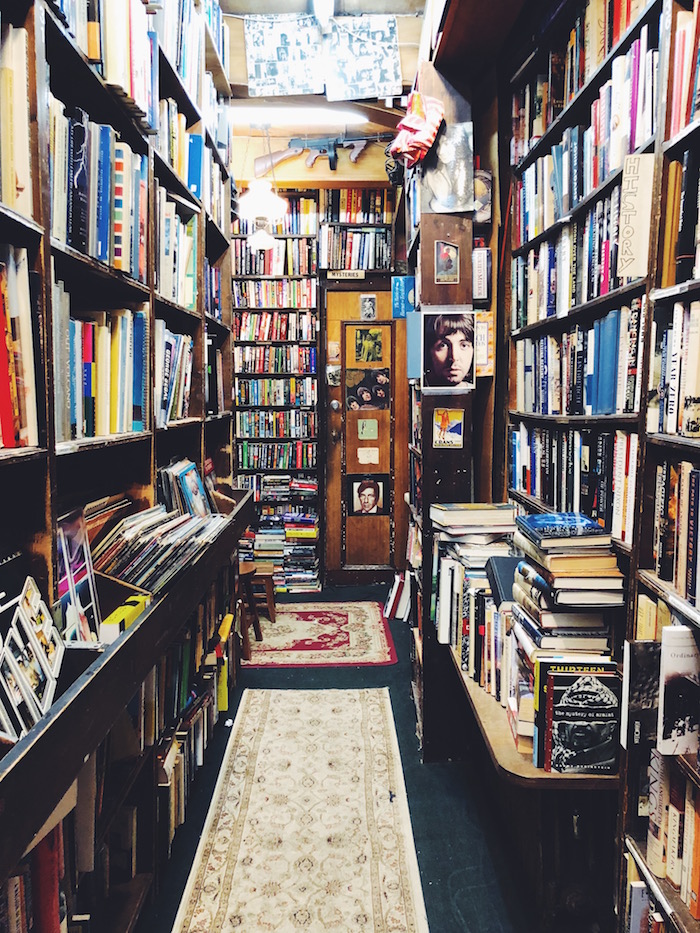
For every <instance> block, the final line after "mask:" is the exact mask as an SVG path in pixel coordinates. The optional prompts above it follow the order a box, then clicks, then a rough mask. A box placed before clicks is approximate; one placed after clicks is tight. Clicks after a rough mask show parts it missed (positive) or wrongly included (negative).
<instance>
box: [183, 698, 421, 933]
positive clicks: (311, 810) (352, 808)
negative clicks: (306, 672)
mask: <svg viewBox="0 0 700 933" xmlns="http://www.w3.org/2000/svg"><path fill="white" fill-rule="evenodd" d="M233 930H241V931H242V933H254V931H266V933H293V931H295V930H304V931H307V933H326V931H335V933H348V931H350V930H357V931H361V933H428V925H427V920H426V915H425V907H424V903H423V893H422V889H421V883H420V877H419V873H418V863H417V859H416V852H415V847H414V842H413V833H412V829H411V820H410V815H409V810H408V801H407V799H406V788H405V785H404V780H403V771H402V767H401V759H400V755H399V748H398V742H397V738H396V731H395V726H394V719H393V715H392V710H391V701H390V698H389V691H388V689H387V688H380V689H366V690H246V691H245V692H244V694H243V697H242V699H241V705H240V708H239V710H238V714H237V715H236V720H235V722H234V724H233V729H232V732H231V737H230V739H229V742H228V746H227V749H226V753H225V756H224V761H223V763H222V769H221V773H220V775H219V780H218V783H217V786H216V789H215V792H214V796H213V798H212V803H211V807H210V809H209V814H208V816H207V820H206V824H205V827H204V831H203V834H202V838H201V840H200V843H199V847H198V849H197V853H196V855H195V860H194V864H193V866H192V871H191V872H190V876H189V879H188V882H187V886H186V888H185V892H184V895H183V898H182V901H181V903H180V908H179V910H178V914H177V917H176V920H175V924H174V926H173V931H177V933H195V931H196V933H220V931H226V933H230V931H233Z"/></svg>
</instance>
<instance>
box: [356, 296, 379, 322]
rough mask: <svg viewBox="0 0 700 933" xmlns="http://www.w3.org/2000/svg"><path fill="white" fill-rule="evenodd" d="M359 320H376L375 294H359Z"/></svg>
mask: <svg viewBox="0 0 700 933" xmlns="http://www.w3.org/2000/svg"><path fill="white" fill-rule="evenodd" d="M360 320H361V321H376V320H377V296H376V295H360Z"/></svg>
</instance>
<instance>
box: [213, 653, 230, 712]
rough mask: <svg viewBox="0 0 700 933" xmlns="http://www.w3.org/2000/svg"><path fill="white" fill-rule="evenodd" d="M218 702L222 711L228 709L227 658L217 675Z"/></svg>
mask: <svg viewBox="0 0 700 933" xmlns="http://www.w3.org/2000/svg"><path fill="white" fill-rule="evenodd" d="M216 704H217V706H218V708H219V711H220V712H222V713H224V712H226V710H227V709H228V660H227V659H226V658H224V660H223V663H222V664H221V666H220V667H219V670H218V671H217V675H216Z"/></svg>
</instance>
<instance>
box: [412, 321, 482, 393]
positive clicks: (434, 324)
mask: <svg viewBox="0 0 700 933" xmlns="http://www.w3.org/2000/svg"><path fill="white" fill-rule="evenodd" d="M423 352H424V372H423V384H424V386H429V387H433V386H434V387H443V388H445V389H448V390H449V389H452V390H453V391H466V390H467V389H469V388H472V387H473V379H474V316H473V314H472V313H471V312H469V313H465V314H435V315H433V314H426V319H425V324H424V346H423Z"/></svg>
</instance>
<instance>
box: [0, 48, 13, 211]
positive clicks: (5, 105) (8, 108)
mask: <svg viewBox="0 0 700 933" xmlns="http://www.w3.org/2000/svg"><path fill="white" fill-rule="evenodd" d="M13 84H14V82H13V75H12V69H11V68H8V67H4V66H3V67H2V68H0V114H1V115H2V120H1V121H0V186H1V192H2V201H3V204H6V205H7V206H8V207H14V206H15V155H14V148H15V143H14V128H15V121H14V119H13V116H12V107H13V104H12V99H13Z"/></svg>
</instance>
